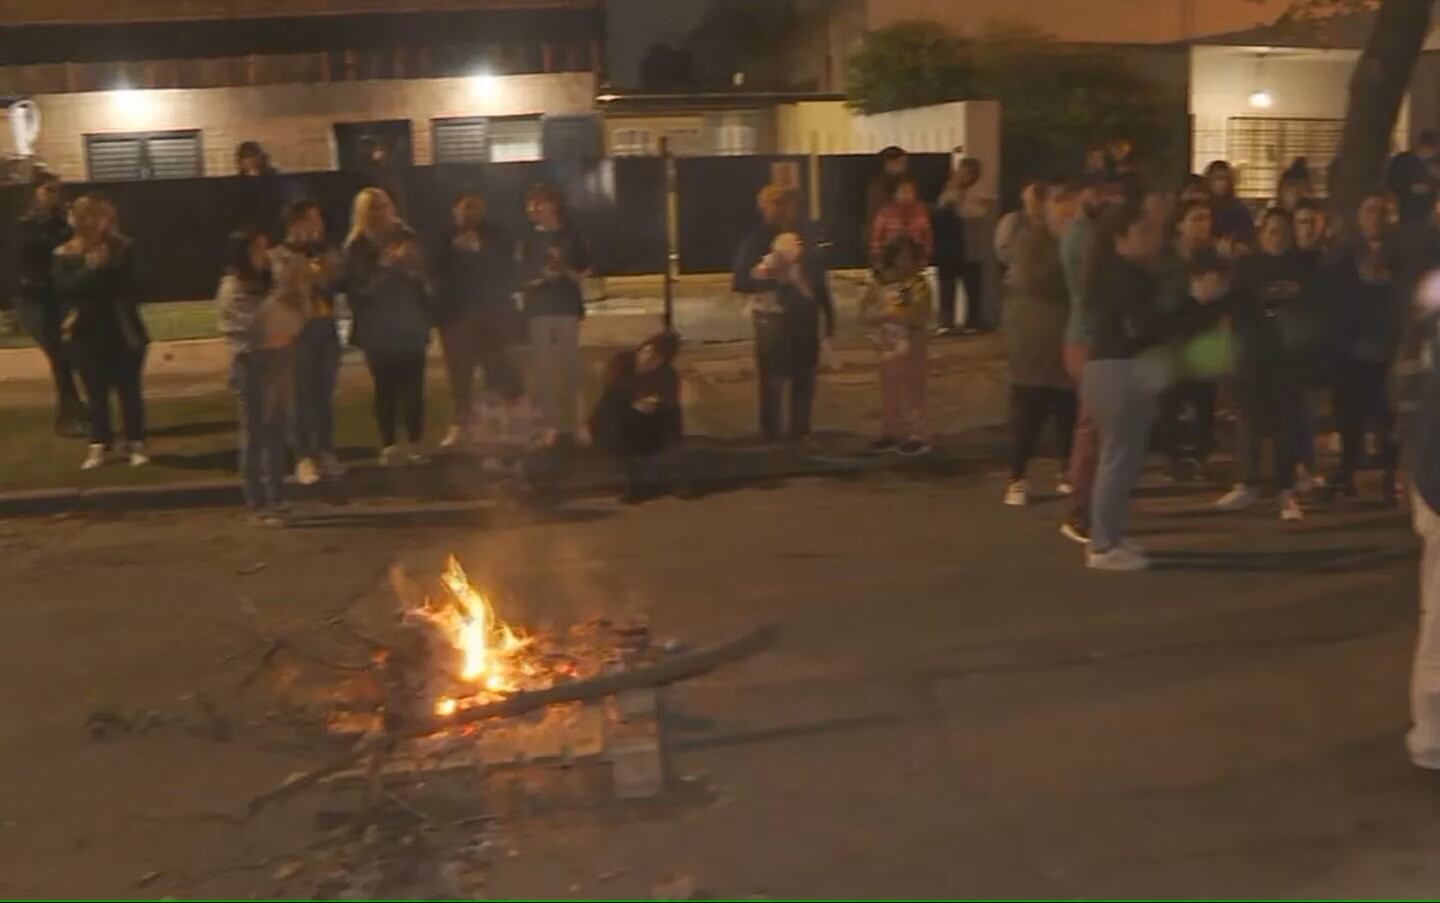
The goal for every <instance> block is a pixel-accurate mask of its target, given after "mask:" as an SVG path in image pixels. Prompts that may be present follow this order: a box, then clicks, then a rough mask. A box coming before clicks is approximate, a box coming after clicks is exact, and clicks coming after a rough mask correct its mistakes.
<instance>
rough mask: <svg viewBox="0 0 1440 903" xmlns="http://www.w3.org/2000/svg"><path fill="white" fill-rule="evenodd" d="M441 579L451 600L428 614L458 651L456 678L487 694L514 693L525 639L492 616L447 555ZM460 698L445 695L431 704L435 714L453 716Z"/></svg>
mask: <svg viewBox="0 0 1440 903" xmlns="http://www.w3.org/2000/svg"><path fill="white" fill-rule="evenodd" d="M440 582H441V583H442V584H443V585H444V587H445V589H446V590H447V591H448V592H449V594H450V599H451V602H452V604H451V605H448V606H446V607H445V608H443V609H441V610H439V611H433V610H432V611H430V612H428V616H429V618H430V619H431V621H433V622H434V623H435V624H436V625H438V626H439V627H440V628H441V629H443V630H444V631H445V633H446V635H447V636H449V638H450V641H451V642H452V643H454V645H455V648H456V650H457V651H458V652H459V653H460V656H461V666H460V675H459V676H460V678H461V679H462V680H464V681H465V682H466V683H468V684H471V685H473V686H474V687H475V688H476V690H477V691H478V692H481V693H486V694H504V693H513V692H514V691H516V690H518V689H519V688H520V684H519V678H520V677H521V676H523V674H524V673H525V671H526V669H525V668H524V667H523V666H522V665H521V664H520V663H519V662H518V661H517V657H518V655H519V653H520V652H521V651H523V650H524V649H525V647H526V646H528V645H529V640H527V639H525V638H524V637H521V636H520V635H519V634H517V633H516V632H515V631H514V630H512V629H511V628H510V626H509V625H507V624H505V623H503V622H501V621H500V620H499V618H497V617H496V616H495V609H494V608H492V607H491V605H490V603H489V601H488V600H486V598H485V597H484V595H482V594H481V593H480V591H479V590H477V589H476V588H475V587H474V586H473V585H471V583H470V579H469V578H468V577H467V576H466V575H465V569H464V568H462V567H461V566H460V562H459V561H458V560H457V559H456V558H455V556H453V555H452V556H450V559H449V561H447V562H446V565H445V573H444V574H443V575H442V576H441V578H440ZM459 708H460V703H459V701H458V700H455V699H453V698H450V697H445V698H442V699H439V700H437V701H436V703H435V713H436V714H437V715H441V716H448V715H453V714H454V713H455V712H456V711H457V710H458V709H459Z"/></svg>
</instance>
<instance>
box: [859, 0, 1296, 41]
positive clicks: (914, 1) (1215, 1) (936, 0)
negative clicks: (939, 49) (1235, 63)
mask: <svg viewBox="0 0 1440 903" xmlns="http://www.w3.org/2000/svg"><path fill="white" fill-rule="evenodd" d="M868 2H869V5H870V8H869V26H870V27H871V28H879V27H881V26H883V25H887V24H889V23H891V22H895V21H898V20H901V19H913V18H917V17H923V18H929V19H935V20H937V21H939V22H942V23H944V24H945V25H947V26H949V27H950V28H952V29H953V30H955V31H956V32H960V33H964V34H972V35H973V34H975V33H977V32H978V31H979V30H980V29H981V28H982V27H983V26H984V24H985V23H986V22H987V21H989V20H1000V19H1003V20H1008V21H1018V22H1025V23H1028V24H1030V25H1033V26H1035V27H1037V28H1041V29H1043V30H1045V31H1048V32H1050V33H1051V34H1053V35H1055V36H1056V37H1057V38H1059V39H1061V40H1063V41H1084V42H1093V43H1101V44H1123V43H1139V44H1158V43H1165V42H1170V41H1179V40H1183V39H1186V38H1193V37H1198V36H1201V35H1213V34H1219V33H1222V32H1228V31H1239V30H1241V29H1245V28H1252V27H1254V26H1256V25H1263V24H1268V23H1270V22H1273V21H1274V20H1275V19H1276V17H1278V16H1279V15H1280V14H1281V13H1283V12H1284V11H1285V10H1286V9H1287V8H1288V7H1289V6H1290V5H1291V2H1290V0H963V2H962V0H868Z"/></svg>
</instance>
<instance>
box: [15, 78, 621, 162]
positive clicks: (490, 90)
mask: <svg viewBox="0 0 1440 903" xmlns="http://www.w3.org/2000/svg"><path fill="white" fill-rule="evenodd" d="M594 97H595V77H594V75H593V74H592V73H565V74H552V75H514V76H504V77H500V78H497V79H495V80H494V82H493V83H490V84H489V85H488V86H487V90H484V91H479V90H477V85H476V83H475V82H472V80H470V79H466V78H437V79H414V80H408V81H402V80H390V81H366V82H337V83H330V84H319V85H266V86H255V87H234V88H201V89H181V90H154V91H137V92H106V91H98V92H89V93H80V94H55V95H40V96H38V97H36V98H34V99H35V101H36V102H37V103H38V104H39V106H40V111H41V116H42V132H41V137H40V140H39V142H38V144H37V148H36V151H37V153H38V155H39V156H40V158H41V159H43V160H44V161H45V162H46V164H47V165H48V166H49V167H50V168H51V169H52V170H53V171H55V172H57V173H59V175H60V176H61V177H62V178H64V179H69V180H83V179H84V178H86V170H85V147H84V136H85V135H87V134H97V133H103V132H122V133H123V132H146V131H161V130H167V129H200V130H201V131H202V133H203V134H202V141H203V144H204V151H205V172H206V174H207V175H228V174H230V173H231V171H232V170H233V169H234V152H235V146H236V145H237V144H239V143H240V142H241V141H246V140H255V141H259V142H260V143H261V144H263V145H264V146H265V149H266V150H267V151H268V152H269V153H270V157H271V160H272V162H273V163H274V164H275V165H276V166H277V167H278V168H280V169H281V170H282V171H289V172H303V171H313V170H325V169H333V168H335V165H336V164H335V147H334V133H333V128H332V127H333V126H334V124H335V123H337V122H365V121H373V120H385V119H409V120H411V123H412V126H411V130H412V140H413V142H414V154H415V162H416V163H417V164H421V165H426V164H429V163H430V162H431V134H430V120H431V119H434V118H438V117H448V116H516V115H536V114H542V113H586V112H590V111H592V110H593V109H594Z"/></svg>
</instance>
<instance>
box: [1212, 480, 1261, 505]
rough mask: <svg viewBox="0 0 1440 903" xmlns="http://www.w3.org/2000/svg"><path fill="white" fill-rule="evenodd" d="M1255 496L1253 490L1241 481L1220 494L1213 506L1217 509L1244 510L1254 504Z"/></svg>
mask: <svg viewBox="0 0 1440 903" xmlns="http://www.w3.org/2000/svg"><path fill="white" fill-rule="evenodd" d="M1257 498H1258V496H1256V495H1255V490H1253V489H1251V488H1250V487H1249V486H1246V485H1244V484H1243V483H1236V484H1235V488H1234V489H1231V490H1230V491H1229V492H1227V493H1225V494H1224V495H1222V496H1220V498H1219V499H1217V500H1216V501H1215V504H1214V506H1213V507H1214V508H1215V510H1217V511H1244V510H1245V509H1246V508H1249V507H1250V506H1251V505H1253V504H1255V502H1256V499H1257Z"/></svg>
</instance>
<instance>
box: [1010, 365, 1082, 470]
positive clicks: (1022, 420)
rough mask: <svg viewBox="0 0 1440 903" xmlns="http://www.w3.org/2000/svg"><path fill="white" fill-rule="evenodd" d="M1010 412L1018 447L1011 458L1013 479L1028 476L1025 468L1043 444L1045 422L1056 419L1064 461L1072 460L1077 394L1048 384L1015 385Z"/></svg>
mask: <svg viewBox="0 0 1440 903" xmlns="http://www.w3.org/2000/svg"><path fill="white" fill-rule="evenodd" d="M1010 411H1011V416H1012V417H1013V419H1014V430H1015V449H1014V453H1013V455H1012V456H1011V458H1010V478H1011V479H1012V480H1023V479H1025V470H1026V468H1027V467H1028V466H1029V464H1030V459H1031V458H1033V457H1034V456H1035V449H1036V447H1038V446H1039V444H1040V432H1041V431H1042V430H1044V429H1045V422H1046V421H1047V420H1049V419H1050V418H1052V417H1053V418H1054V420H1055V438H1056V439H1058V440H1059V444H1060V462H1061V466H1062V468H1063V467H1064V463H1065V462H1066V461H1068V460H1070V443H1071V442H1072V440H1073V439H1074V438H1075V411H1076V401H1075V393H1074V392H1072V391H1070V390H1069V389H1055V388H1050V387H1048V386H1011V387H1010Z"/></svg>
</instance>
